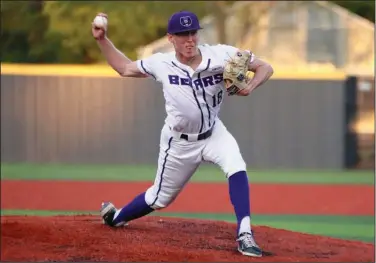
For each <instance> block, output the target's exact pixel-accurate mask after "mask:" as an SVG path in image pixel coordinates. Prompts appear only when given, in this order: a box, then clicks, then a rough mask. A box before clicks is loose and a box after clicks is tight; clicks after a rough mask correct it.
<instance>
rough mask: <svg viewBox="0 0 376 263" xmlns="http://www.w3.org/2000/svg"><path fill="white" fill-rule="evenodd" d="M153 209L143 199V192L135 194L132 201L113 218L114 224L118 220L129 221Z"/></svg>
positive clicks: (118, 221)
mask: <svg viewBox="0 0 376 263" xmlns="http://www.w3.org/2000/svg"><path fill="white" fill-rule="evenodd" d="M153 211H154V209H153V208H151V207H150V206H149V205H148V204H147V203H146V201H145V193H141V194H139V195H138V196H136V197H135V198H134V199H133V200H132V202H130V203H129V204H127V205H126V206H124V207H123V208H122V209H121V211H120V213H119V214H118V216H117V217H116V218H115V219H114V221H113V223H114V224H115V225H116V224H118V223H120V222H129V221H131V220H134V219H137V218H140V217H142V216H145V215H147V214H149V213H151V212H153Z"/></svg>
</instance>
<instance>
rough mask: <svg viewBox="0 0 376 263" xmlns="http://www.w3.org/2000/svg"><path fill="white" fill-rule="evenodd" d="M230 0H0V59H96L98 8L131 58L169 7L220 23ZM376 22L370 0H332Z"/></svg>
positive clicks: (155, 33) (154, 33) (154, 34)
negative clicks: (94, 28) (93, 33)
mask: <svg viewBox="0 0 376 263" xmlns="http://www.w3.org/2000/svg"><path fill="white" fill-rule="evenodd" d="M233 2H234V1H210V2H208V1H206V2H204V1H179V2H165V1H163V2H162V1H127V2H125V1H124V2H122V1H116V2H115V1H39V0H31V1H1V27H2V32H1V34H2V35H1V44H0V45H1V53H2V54H1V56H2V62H14V63H70V64H82V63H85V64H87V63H99V62H103V57H102V55H101V54H100V50H99V48H98V47H97V44H96V42H95V41H94V40H93V38H92V37H91V25H90V24H91V21H92V20H93V18H94V17H95V15H96V13H98V12H104V13H107V14H108V16H109V31H108V35H109V37H110V39H111V40H112V41H113V42H114V44H115V45H116V46H117V47H118V48H119V49H120V50H121V51H123V52H124V53H125V54H127V55H128V56H129V57H130V58H132V59H136V57H137V55H136V48H138V47H140V46H143V45H146V44H148V43H150V42H152V41H154V40H157V39H159V38H161V37H163V36H164V35H165V34H166V24H167V20H168V18H169V17H170V15H171V14H172V13H173V12H176V11H179V10H190V11H193V12H195V13H196V14H197V15H198V16H199V18H202V17H204V16H205V15H208V14H213V15H214V16H216V18H217V26H218V27H221V26H223V22H224V18H223V17H222V12H223V9H224V8H226V7H227V6H230V5H231V4H232V3H233ZM332 2H334V3H336V4H339V5H341V6H343V7H345V8H347V9H349V10H350V11H352V12H354V13H356V14H358V15H360V16H363V17H365V18H367V19H368V20H370V21H372V22H374V21H375V2H374V1H332Z"/></svg>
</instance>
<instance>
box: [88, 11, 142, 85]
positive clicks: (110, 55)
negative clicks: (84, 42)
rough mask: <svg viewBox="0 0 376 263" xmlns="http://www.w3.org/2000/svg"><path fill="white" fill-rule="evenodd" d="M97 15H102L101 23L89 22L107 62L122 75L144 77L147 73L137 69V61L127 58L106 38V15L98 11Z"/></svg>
mask: <svg viewBox="0 0 376 263" xmlns="http://www.w3.org/2000/svg"><path fill="white" fill-rule="evenodd" d="M97 17H102V19H103V20H102V21H103V22H102V23H101V24H100V25H98V23H96V24H94V22H95V19H94V21H93V23H92V24H91V25H92V27H91V31H92V34H93V37H94V38H95V39H96V40H97V43H98V46H99V48H100V49H101V51H102V54H103V55H104V56H105V58H106V60H107V63H108V64H109V65H110V66H111V67H112V68H113V69H114V70H115V71H116V72H117V73H118V74H119V75H120V76H122V77H134V78H146V77H148V75H146V74H144V73H142V72H141V70H139V69H138V66H137V63H136V62H134V61H132V60H130V59H129V58H127V57H126V56H125V55H124V54H123V53H122V52H120V50H118V49H117V48H116V47H115V45H114V44H113V43H112V42H111V40H110V39H108V38H107V21H108V16H107V15H106V14H104V13H98V14H97Z"/></svg>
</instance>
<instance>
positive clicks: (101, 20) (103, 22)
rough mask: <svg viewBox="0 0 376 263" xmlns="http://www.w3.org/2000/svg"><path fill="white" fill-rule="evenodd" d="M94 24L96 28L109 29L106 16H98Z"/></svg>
mask: <svg viewBox="0 0 376 263" xmlns="http://www.w3.org/2000/svg"><path fill="white" fill-rule="evenodd" d="M93 23H94V26H95V27H98V28H102V29H107V18H106V17H104V16H96V17H95V18H94V21H93Z"/></svg>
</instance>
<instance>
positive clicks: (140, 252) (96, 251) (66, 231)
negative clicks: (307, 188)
mask: <svg viewBox="0 0 376 263" xmlns="http://www.w3.org/2000/svg"><path fill="white" fill-rule="evenodd" d="M253 229H254V232H255V233H254V234H255V237H256V241H257V242H258V244H259V245H260V246H261V247H262V248H263V249H264V250H265V255H264V256H263V257H262V258H250V257H246V256H242V255H240V254H239V253H238V252H237V251H236V242H235V225H234V224H229V223H226V222H218V221H207V220H205V221H202V220H193V219H178V218H165V217H156V216H154V217H151V216H149V217H144V218H142V219H138V220H136V221H132V222H131V224H130V225H128V226H125V227H122V228H117V229H113V228H109V227H107V226H104V225H102V223H101V221H100V220H99V219H98V217H97V216H56V217H31V216H5V217H2V219H1V260H2V261H3V262H4V261H23V262H26V261H38V262H43V261H44V262H48V261H80V262H83V261H91V262H93V261H103V262H109V261H110V262H125V261H126V262H131V261H132V262H141V261H150V262H151V261H152V262H161V261H164V262H166V261H171V262H183V261H185V262H187V261H190V262H192V261H195V262H205V261H206V262H208V261H211V262H225V261H229V262H240V261H257V262H260V261H262V262H276V261H279V262H374V260H375V259H374V249H375V246H374V244H368V243H362V242H356V241H345V240H339V239H333V238H328V237H322V236H314V235H308V234H301V233H296V232H291V231H286V230H279V229H274V228H270V227H261V226H260V227H257V226H255V227H254V228H253Z"/></svg>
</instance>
